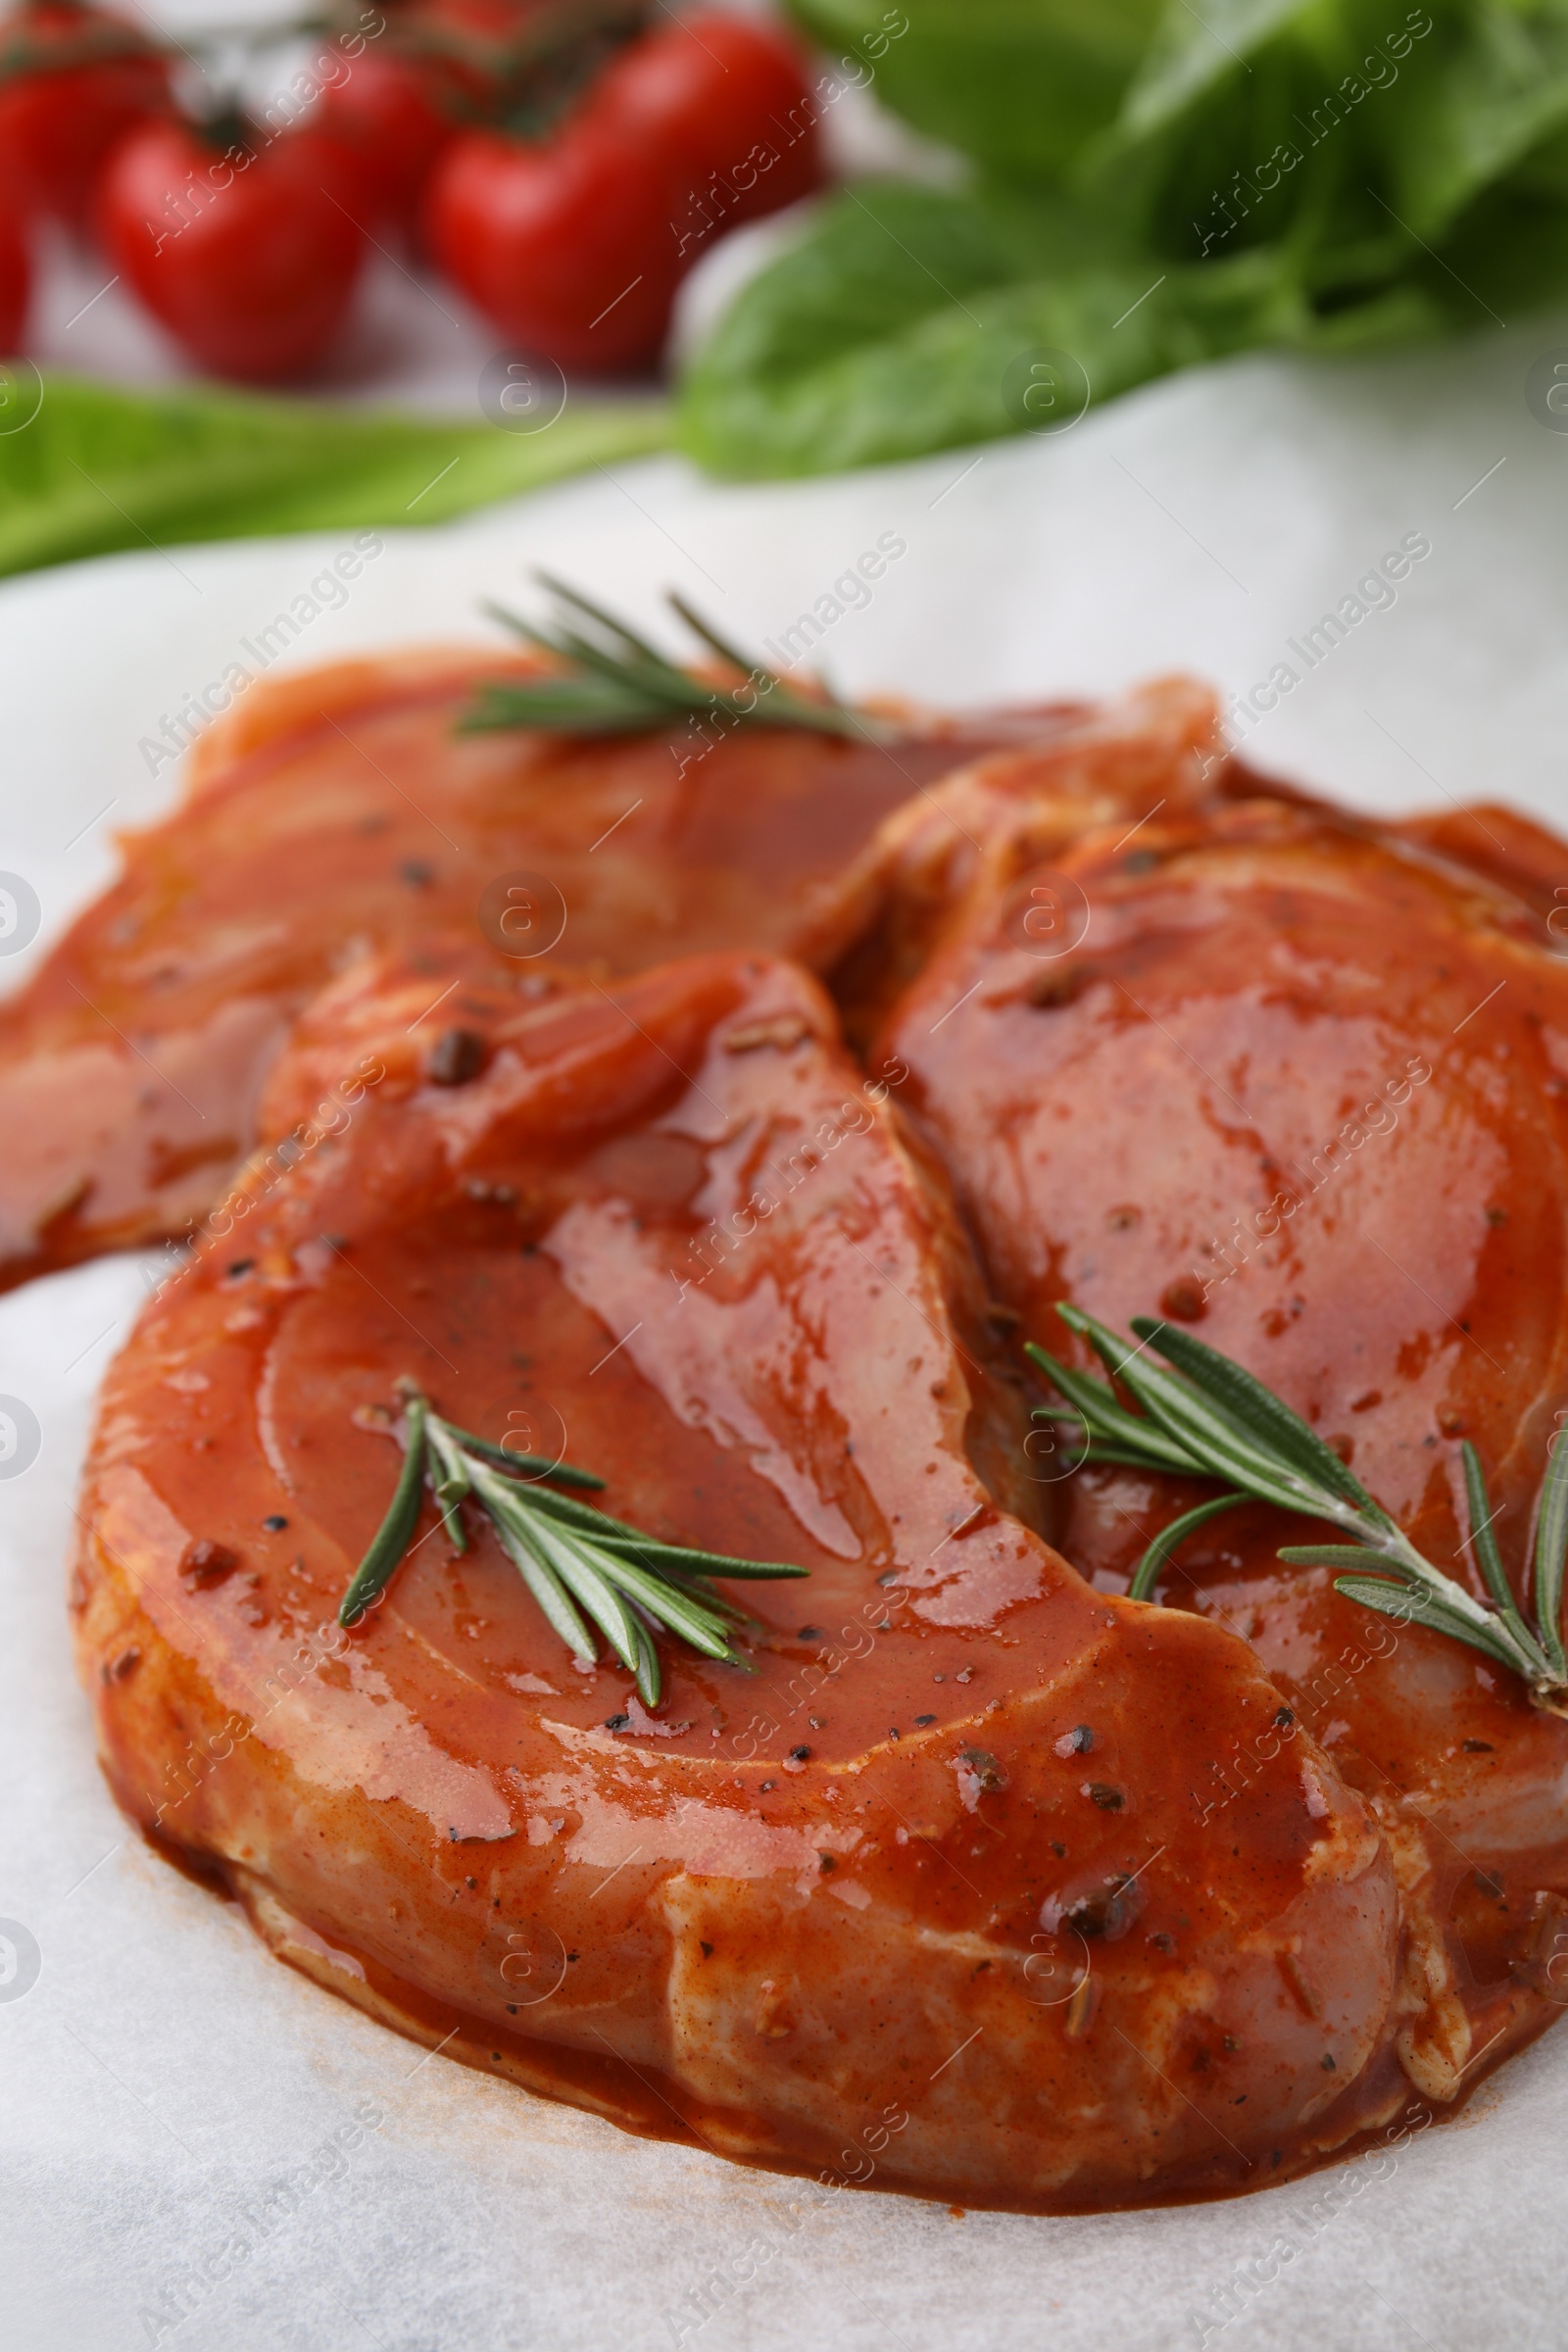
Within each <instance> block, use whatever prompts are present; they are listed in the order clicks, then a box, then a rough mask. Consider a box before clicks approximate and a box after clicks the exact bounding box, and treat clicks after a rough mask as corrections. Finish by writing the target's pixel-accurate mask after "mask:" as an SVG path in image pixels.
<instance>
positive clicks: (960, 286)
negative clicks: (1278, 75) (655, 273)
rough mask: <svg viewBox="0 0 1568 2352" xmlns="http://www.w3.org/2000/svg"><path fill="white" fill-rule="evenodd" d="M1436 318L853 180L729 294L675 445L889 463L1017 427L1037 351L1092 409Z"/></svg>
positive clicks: (1248, 255) (1415, 300) (1398, 304)
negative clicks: (1081, 386) (1262, 351)
mask: <svg viewBox="0 0 1568 2352" xmlns="http://www.w3.org/2000/svg"><path fill="white" fill-rule="evenodd" d="M1442 316H1443V315H1442V312H1441V311H1440V310H1439V309H1438V307H1437V306H1436V305H1435V304H1434V303H1433V302H1432V301H1431V300H1430V299H1429V298H1428V297H1426V296H1425V295H1423V294H1422V293H1421V292H1420V291H1418V290H1415V289H1410V288H1402V287H1400V288H1395V289H1394V290H1393V291H1392V292H1391V291H1389V290H1387V289H1386V288H1384V287H1382V286H1381V285H1374V286H1373V287H1372V288H1371V289H1370V291H1369V292H1368V293H1367V295H1366V296H1365V298H1363V299H1360V300H1356V301H1351V302H1348V303H1346V304H1343V305H1342V306H1340V307H1339V309H1338V310H1337V311H1336V312H1335V314H1334V315H1332V316H1323V315H1320V313H1319V312H1318V311H1317V310H1316V309H1315V308H1314V305H1313V303H1312V300H1311V299H1310V293H1309V289H1308V287H1307V286H1306V284H1305V282H1304V280H1303V278H1302V276H1301V274H1300V271H1299V268H1298V266H1297V264H1296V262H1295V260H1294V259H1293V257H1291V256H1290V255H1288V254H1286V253H1284V252H1282V251H1280V250H1278V249H1272V248H1269V249H1262V248H1255V247H1254V248H1252V249H1250V250H1246V251H1241V252H1238V253H1236V254H1235V255H1233V256H1231V257H1229V258H1227V259H1225V260H1224V261H1221V262H1209V263H1201V264H1186V265H1182V266H1180V267H1176V266H1172V265H1170V264H1167V263H1162V262H1161V261H1160V260H1159V259H1158V258H1155V259H1153V260H1151V258H1150V257H1149V255H1148V254H1147V253H1140V252H1139V251H1137V250H1136V249H1132V250H1127V249H1123V248H1118V247H1117V245H1116V244H1115V243H1114V242H1113V241H1111V240H1110V239H1109V238H1108V237H1107V236H1106V234H1105V232H1104V229H1103V224H1101V223H1098V222H1096V221H1093V220H1092V219H1090V218H1088V217H1086V216H1084V215H1082V214H1079V213H1076V212H1075V211H1074V210H1073V209H1072V208H1071V207H1069V206H1066V205H1052V206H1047V205H1039V206H1032V207H1030V208H1028V209H1027V210H1025V209H1023V208H1020V207H1018V206H1017V205H1015V204H1004V203H1003V202H1001V201H1000V200H999V199H997V198H996V197H994V196H993V197H980V196H965V195H949V194H945V193H940V192H938V191H935V190H931V189H926V188H909V187H905V186H902V185H899V184H897V183H889V182H882V183H876V184H867V185H865V186H862V187H859V188H855V189H850V190H848V191H847V192H846V193H845V195H844V196H843V197H841V198H840V199H839V200H838V201H837V202H836V203H835V204H833V205H832V206H830V207H829V208H828V210H827V211H826V212H825V213H824V214H823V215H822V216H821V217H820V218H819V220H818V221H817V223H816V225H815V227H814V228H813V229H812V231H811V232H810V234H809V236H808V237H807V238H806V239H805V241H804V242H803V243H802V244H801V245H800V246H798V247H796V248H795V250H794V251H792V252H790V253H787V254H785V255H784V256H782V257H781V259H780V260H779V261H777V262H776V263H774V265H773V266H772V267H771V268H770V269H769V270H765V271H764V272H763V273H762V275H761V276H760V277H758V278H756V279H754V280H753V282H752V283H751V285H749V286H747V287H746V288H744V289H743V290H742V292H741V294H740V296H739V297H738V299H737V300H736V302H735V303H734V305H733V307H732V308H731V309H730V311H729V312H728V313H727V315H726V316H725V318H724V319H722V320H721V321H720V322H719V325H718V327H717V328H716V330H715V331H714V333H713V335H712V336H711V339H710V341H709V342H708V344H707V345H706V346H705V347H704V349H703V350H702V351H701V352H700V353H699V354H698V356H697V359H696V361H695V363H694V364H693V366H692V368H691V369H690V370H689V372H688V374H687V377H686V381H685V383H684V386H683V388H682V393H681V399H680V404H679V408H678V412H677V417H678V428H677V429H678V437H679V440H680V443H681V445H682V446H683V447H684V448H685V449H686V450H687V451H688V452H689V453H690V455H692V456H693V457H694V458H696V459H697V460H698V461H699V463H700V464H702V465H704V466H708V467H709V468H710V469H711V470H712V471H714V472H717V473H723V474H731V475H742V476H744V475H757V474H807V473H816V472H831V471H834V470H836V469H838V468H841V467H847V466H866V465H881V464H888V463H891V462H894V461H896V460H899V459H905V458H912V457H918V456H922V455H924V454H926V453H927V452H929V451H931V450H937V449H946V448H953V447H957V446H960V445H963V444H966V443H970V442H978V441H986V440H993V439H995V438H997V437H998V436H1000V435H1002V434H1005V433H1012V432H1018V431H1020V430H1024V429H1028V428H1029V427H1030V425H1031V423H1032V421H1033V419H1032V418H1031V416H1030V414H1029V411H1028V404H1027V402H1026V401H1025V399H1024V398H1023V396H1022V395H1023V392H1024V391H1025V390H1026V388H1027V366H1028V361H1029V358H1030V355H1031V354H1034V353H1037V352H1041V351H1047V352H1053V351H1054V352H1061V353H1065V354H1066V355H1068V357H1069V359H1070V360H1071V361H1073V362H1076V364H1077V367H1078V368H1079V369H1080V370H1081V371H1082V374H1083V375H1084V376H1086V377H1087V379H1088V388H1089V391H1090V393H1091V396H1092V397H1093V398H1094V399H1096V400H1104V399H1109V398H1112V397H1114V396H1115V395H1116V394H1117V393H1120V392H1125V391H1129V390H1131V389H1132V388H1133V386H1135V385H1137V384H1140V383H1145V382H1147V381H1148V380H1149V379H1150V378H1151V377H1153V376H1156V375H1161V374H1164V373H1166V372H1167V371H1168V370H1170V369H1171V368H1180V367H1187V366H1190V365H1192V364H1193V363H1194V362H1197V361H1201V360H1210V359H1217V358H1221V357H1223V356H1224V355H1226V354H1227V353H1230V352H1234V351H1242V350H1247V349H1249V348H1250V347H1253V346H1255V345H1258V344H1263V343H1270V344H1280V345H1287V346H1292V347H1295V348H1298V349H1317V350H1343V349H1348V348H1353V347H1354V346H1356V345H1357V344H1359V343H1363V342H1387V341H1394V340H1399V339H1402V338H1404V337H1407V336H1411V335H1418V334H1421V333H1427V332H1431V331H1432V330H1433V329H1434V327H1436V326H1437V325H1439V324H1440V323H1441V321H1442ZM1054 420H1055V419H1054V418H1052V419H1049V420H1048V421H1054Z"/></svg>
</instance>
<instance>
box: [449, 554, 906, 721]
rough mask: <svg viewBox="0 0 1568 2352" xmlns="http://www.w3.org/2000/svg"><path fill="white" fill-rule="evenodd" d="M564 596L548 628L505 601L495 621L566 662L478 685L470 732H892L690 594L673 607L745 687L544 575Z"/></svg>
mask: <svg viewBox="0 0 1568 2352" xmlns="http://www.w3.org/2000/svg"><path fill="white" fill-rule="evenodd" d="M537 576H538V579H539V581H540V583H541V585H542V586H543V587H545V588H548V590H549V591H550V593H551V595H552V596H553V597H554V598H555V600H556V614H555V618H554V619H553V621H552V622H551V623H550V625H549V626H548V627H545V628H536V627H535V626H534V625H533V624H532V623H531V622H529V621H525V620H519V619H518V618H517V617H516V615H515V613H508V612H505V611H503V609H502V608H501V607H500V606H499V605H492V606H491V607H490V608H489V610H490V612H491V613H493V614H494V616H495V618H496V619H497V620H500V621H504V622H505V624H506V626H507V627H508V628H509V629H515V631H516V633H517V635H518V636H519V637H521V638H523V639H524V640H525V641H526V642H527V643H528V644H529V645H533V646H537V647H538V648H539V650H540V651H541V652H542V653H547V654H550V655H553V656H554V657H555V659H556V661H557V662H560V663H561V665H562V666H561V668H560V669H559V670H554V671H551V672H548V673H546V674H544V675H541V676H539V677H537V678H522V679H507V680H506V681H504V682H502V683H498V684H494V685H485V686H481V687H479V688H478V690H477V693H476V698H475V701H474V703H473V706H472V708H471V709H470V710H469V711H467V712H466V715H465V716H464V718H463V719H462V720H461V721H460V722H459V731H460V733H462V734H466V735H479V734H488V733H491V732H493V731H498V730H500V729H502V728H506V727H543V728H547V729H553V730H556V731H558V732H560V733H562V734H572V735H578V734H580V735H639V734H643V733H646V732H647V731H649V730H650V729H652V728H656V727H663V726H667V725H669V723H670V722H671V720H673V719H677V718H686V717H697V718H709V719H712V720H715V721H717V722H719V723H724V724H728V725H731V726H752V727H808V728H811V729H813V730H814V731H815V732H816V733H817V734H819V735H853V736H858V737H860V738H862V739H864V738H868V739H869V740H870V741H872V742H883V741H886V740H887V739H888V737H889V736H890V735H891V733H892V732H893V730H891V729H890V728H888V727H886V726H885V725H883V724H882V723H881V722H880V721H878V720H875V719H870V718H867V717H865V716H864V715H863V714H862V713H861V712H859V711H852V710H851V709H850V708H849V707H848V705H846V704H844V703H838V702H834V701H833V700H832V698H831V697H829V696H825V695H824V696H812V695H805V694H801V693H800V692H798V690H797V689H796V688H795V687H793V686H788V685H786V684H785V682H784V681H783V679H782V678H779V677H777V676H775V675H774V673H773V672H772V671H771V670H769V669H765V668H763V666H762V665H761V664H760V662H753V661H751V660H750V658H749V657H748V656H747V655H745V654H743V653H740V652H738V651H737V650H736V648H735V647H734V646H732V645H729V644H727V643H726V642H725V640H724V639H723V638H722V637H720V636H719V635H718V633H717V631H716V630H715V629H712V628H711V627H710V625H709V623H708V622H707V621H706V620H704V619H703V618H702V616H701V615H700V614H699V613H695V612H694V611H693V610H692V608H691V606H690V605H688V604H687V603H686V602H685V601H684V599H683V598H681V597H679V596H675V595H673V594H671V596H670V597H669V603H670V605H671V606H672V607H673V609H674V611H675V612H676V613H678V614H679V616H680V618H681V619H682V620H683V621H684V622H685V623H686V626H687V627H688V628H689V629H690V630H692V631H693V633H694V634H695V635H696V636H697V637H699V638H700V639H701V640H702V642H703V644H704V645H705V646H706V647H707V648H708V650H709V651H710V653H713V654H716V655H717V656H718V658H719V660H720V661H721V662H723V663H724V664H725V666H726V667H727V668H729V669H733V670H735V671H736V672H737V673H738V674H739V676H740V677H741V679H742V680H743V681H744V682H743V683H742V684H741V685H739V686H734V687H728V686H715V685H713V684H712V683H711V681H709V680H706V679H703V678H699V677H694V676H693V675H692V673H691V672H690V670H685V669H678V668H677V667H676V666H675V664H674V663H673V662H669V661H667V660H666V659H665V657H664V656H663V655H662V653H661V652H660V651H659V648H658V647H657V646H655V645H650V643H649V642H648V640H647V638H646V637H639V636H638V634H637V632H636V631H635V629H629V628H628V627H627V626H626V624H625V622H624V621H620V620H617V619H616V618H615V616H614V614H613V613H607V612H606V611H605V609H604V607H603V606H602V605H596V604H593V603H591V602H590V601H589V599H588V598H587V597H586V596H584V595H583V594H582V593H581V592H580V590H578V589H576V588H568V587H567V586H566V584H565V583H564V581H563V580H556V579H552V578H551V576H550V574H549V573H548V572H540V573H539V574H538V575H537Z"/></svg>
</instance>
